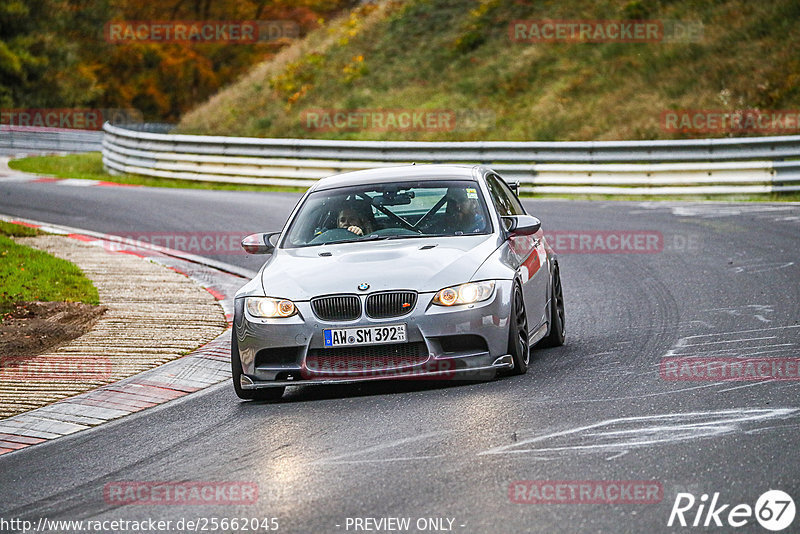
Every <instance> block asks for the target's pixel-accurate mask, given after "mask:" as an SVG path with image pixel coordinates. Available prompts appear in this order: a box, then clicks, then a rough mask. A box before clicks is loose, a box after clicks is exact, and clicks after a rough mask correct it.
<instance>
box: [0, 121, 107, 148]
mask: <svg viewBox="0 0 800 534" xmlns="http://www.w3.org/2000/svg"><path fill="white" fill-rule="evenodd" d="M102 147H103V132H101V131H99V130H68V129H58V128H36V127H28V126H0V151H2V152H3V153H7V154H8V153H15V152H18V153H24V152H31V153H36V152H94V151H97V150H101V149H102Z"/></svg>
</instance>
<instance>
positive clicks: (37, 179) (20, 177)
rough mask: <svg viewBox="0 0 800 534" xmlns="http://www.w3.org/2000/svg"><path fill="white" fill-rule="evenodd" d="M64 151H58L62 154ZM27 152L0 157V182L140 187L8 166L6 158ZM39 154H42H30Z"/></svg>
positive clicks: (13, 157)
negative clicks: (22, 170)
mask: <svg viewBox="0 0 800 534" xmlns="http://www.w3.org/2000/svg"><path fill="white" fill-rule="evenodd" d="M63 154H66V153H58V155H63ZM27 155H28V154H14V155H12V156H3V157H0V183H3V182H14V183H32V184H37V183H38V184H53V185H65V186H70V187H97V186H99V187H141V186H139V185H135V184H118V183H116V182H107V181H105V180H89V179H86V180H84V179H82V178H56V177H53V176H41V175H37V174H31V173H25V172H20V171H15V170H13V169H10V168H9V167H8V160H9V159H15V158H21V157H25V156H27ZM32 155H34V156H40V155H43V154H32Z"/></svg>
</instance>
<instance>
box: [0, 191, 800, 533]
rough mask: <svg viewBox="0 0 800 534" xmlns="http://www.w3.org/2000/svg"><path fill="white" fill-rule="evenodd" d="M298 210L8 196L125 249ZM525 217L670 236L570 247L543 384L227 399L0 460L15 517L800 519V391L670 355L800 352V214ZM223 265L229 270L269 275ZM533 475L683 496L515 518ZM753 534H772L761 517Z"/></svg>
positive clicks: (527, 512)
mask: <svg viewBox="0 0 800 534" xmlns="http://www.w3.org/2000/svg"><path fill="white" fill-rule="evenodd" d="M297 198H299V196H298V195H295V194H282V193H274V194H266V193H250V192H214V191H196V190H167V189H150V188H116V187H70V186H65V185H58V184H53V183H11V182H6V183H2V182H0V213H4V214H9V215H15V216H19V217H26V218H32V219H37V220H41V221H46V222H52V223H59V224H64V225H69V226H74V227H78V228H84V229H89V230H94V231H99V232H107V233H119V234H127V233H130V232H161V233H169V232H172V233H186V232H231V231H236V232H241V233H247V232H251V231H252V232H255V231H265V230H273V229H279V228H280V227H281V226H282V224H283V222H284V220H285V218H286V216H287V215H288V213H289V211H290V210H291V208H292V206H293V205H294V203H295V202H296V200H297ZM525 205H526V207H527V209H528V211H529V212H530V213H531V214H533V215H536V216H538V217H540V218H541V219H542V221H543V225H544V228H545V231H546V233H548V232H551V231H554V230H558V231H563V232H565V231H570V232H572V233H576V232H581V233H583V234H587V233H589V232H595V233H591V234H589V235H590V236H592V239H595V238H596V236H597V235H600V236H604V238H605V237H607V236H608V235H612V234H623V233H625V232H649V233H650V234H655V235H659V236H661V237H660V238H659V239H660V246H659V247H658V248H657V250H649V251H645V252H644V253H608V251H604V250H602V249H597V248H592V250H584V251H582V252H583V253H566V252H562V254H561V255H560V265H561V272H562V278H563V282H564V291H565V300H566V313H567V343H566V345H565V346H564V347H560V348H556V349H548V350H538V351H535V352H534V355H533V358H534V359H533V361H532V365H531V368H530V370H529V372H528V374H527V375H524V376H521V377H514V378H503V379H498V380H495V381H492V382H486V383H472V384H447V383H445V384H441V383H424V384H419V383H384V384H370V385H364V386H334V387H313V386H307V387H295V388H290V389H288V390H287V393H286V395H285V397H284V400H283V401H282V402H279V403H275V404H272V403H252V402H240V401H239V400H238V399H237V398H236V396H235V395H234V392H233V388H232V387H231V385H230V384H229V383H225V384H221V385H219V386H216V387H212V388H210V389H208V390H205V391H203V392H201V393H198V394H193V395H189V396H188V397H185V398H183V399H181V400H178V401H175V402H171V403H167V404H166V405H163V406H160V407H158V408H153V409H149V410H145V411H143V412H140V413H138V414H136V415H133V416H130V417H127V418H124V419H122V420H120V421H117V422H113V423H110V424H107V425H103V426H101V427H98V428H95V429H92V430H89V431H85V432H81V433H79V434H77V435H74V436H69V437H65V438H61V439H58V440H55V441H53V442H50V443H45V444H43V445H40V446H35V447H29V448H26V449H24V450H21V451H19V452H15V453H12V454H6V455H4V456H2V457H0V517H2V518H12V517H13V518H23V519H29V520H32V521H34V522H36V521H38V520H39V518H43V517H44V518H48V519H51V520H52V519H65V520H80V519H91V520H113V519H125V520H143V519H149V518H152V519H157V520H171V521H173V524H175V523H174V522H176V521H178V520H181V519H184V520H197V519H201V518H211V517H217V518H234V517H238V518H272V517H274V518H277V519H278V523H279V532H292V533H294V532H297V533H305V532H354V531H357V530H355V525H356V522H355V518H360V519H362V520H363V519H364V518H376V519H377V518H387V517H403V518H411V525H412V528H411V530H409V531H410V532H416V531H417V530H415V528H413V527H414V525H416V522H417V520H418V519H420V518H425V519H427V518H445V521H444V522H443V524H442V525H441V527H443V528H439V529H438V530H436V529H433V530H430V529H428V530H426V531H434V532H442V531H443V530H444V529H445V528H448V527H449V528H451V529H452V531H453V532H464V533H488V532H508V533H521V532H611V533H614V532H674V531H699V530H702V527H697V528H680V527H678V526H676V525H673V527H668V526H667V522H668V519H669V517H670V512H671V510H672V508H673V503H674V502H675V498H676V495H677V494H678V493H680V492H685V493H691V494H692V495H693V496H694V497H695V498H696V499H697V500H698V503H699V501H700V498H701V495H702V494H704V493H705V494H707V495H713V494H714V493H716V492H719V497H718V499H719V504H720V505H721V504H729V505H730V506H729V508H728V509H727V510H726V511H725V512H724V513H722V514H721V515H720V516H719V517H720V519H721V520H722V521H723V522H725V523H724V525H725V526H724V527H722V528H720V527H717V528H713V522H712V523H711V524H712V528H711V529H709V530H710V531H720V532H721V531H728V530H730V526H728V524H727V523H726V521H727V517H728V511H729V510H730V509H731V508H732V507H733V506H735V505H737V504H740V503H744V504H748V505H750V506H751V507H753V506H755V504H756V501H757V499H758V497H759V496H760V495H761V494H762V493H764V492H765V491H767V490H769V489H780V490H783V491H784V492H786V493H788V494H789V495H790V496H793V497H794V499H795V501H796V502H798V499H800V459H798V456H797V449H798V436H799V435H800V382H798V381H797V380H796V374H795V380H761V381H753V380H747V381H708V380H695V381H687V380H667V379H665V378H664V377H662V376H661V373H660V372H659V370H660V364H661V362H662V359H663V358H676V357H705V356H716V357H720V358H723V357H724V358H735V357H742V356H753V357H755V358H797V357H798V354H799V353H798V348H800V246H798V245H800V238H799V237H798V236H800V206H797V205H790V204H758V203H741V204H721V203H720V204H691V203H677V202H668V203H640V202H579V201H565V200H527V201H526V202H525ZM596 231H608V232H610V234H609V233H606V234H603V233H597V232H596ZM565 235H569V232H565ZM626 235H627V234H626ZM605 242H606V243H609V241H608V240H606V241H605ZM218 252H219V251H214V253H211V254H209V255H211V256H213V257H214V258H215V259H217V260H220V261H225V262H229V263H233V264H236V265H239V266H242V267H247V268H250V269H256V268H257V267H258V265H259V260H258V258H253V257H246V256H243V255H238V254H227V253H218ZM320 276H324V273H320ZM787 373H788V371H787ZM795 373H796V371H795ZM524 480H539V481H639V480H646V481H656V482H657V483H658V484H660V486H661V488H662V490H663V494H661V495H660V496H659V499H660V502H655V503H651V504H643V503H631V504H619V503H617V504H590V503H583V502H581V503H560V504H531V503H516V502H512V499H511V498H512V497H514V495H515V490H514V489H515V488H517V487H518V486H517V485H515V484H514V483H515V481H524ZM120 481H244V482H252V483H256V484H257V486H258V500H257V502H256V503H255V504H250V505H247V504H243V505H237V506H231V505H224V504H215V505H141V504H138V505H124V506H119V505H117V504H115V503H113V502H107V500H106V499H104V493H103V490H104V487H106V485H107V484H114V483H118V482H120ZM510 488H511V490H512V491H511V494H510V492H509V489H510ZM710 500H711V499H710V498H709V501H710ZM697 508H698V507H697V505H695V506H694V508H692V509H691V510H690V511H688V512H686V519H687V521H693V520H694V518H695V513H696V512H697ZM348 518H350V519H349V520H348ZM447 519H452V520H453V522H452V523H449V522H448V521H447ZM704 520H705V515H703V517H702V519H701V521H704ZM425 523H426V524H424V525H423V524H422V523H420V524H421V525H422V526H423V527H426V526H427V527H430V525H431V524H432V523H427V522H425ZM360 524H361V525H362V527H366V526H367V525H370V523H365V522H363V521H362V522H361V523H360ZM798 524H800V518H797V519H795V522H794V524H793V527H792V528H794V529H795V530H794V531H795V532H796V531H798V530H796V529H797V528H798V527H797V525H798ZM434 526H436V525H435V524H434ZM421 530H422V529H421ZM739 530H740V531H746V532H766V530H764V529H762V528H761V527H760V526H759V525H758V524H757V523H756V521H755V519H754V518H752V517H751V518H749V522H748V524H747V526H746V527H744V528H742V529H739ZM791 530H792V529H788V530H786V532H789V531H791ZM360 531H365V530H363V529H361V530H360ZM384 531H386V530H384Z"/></svg>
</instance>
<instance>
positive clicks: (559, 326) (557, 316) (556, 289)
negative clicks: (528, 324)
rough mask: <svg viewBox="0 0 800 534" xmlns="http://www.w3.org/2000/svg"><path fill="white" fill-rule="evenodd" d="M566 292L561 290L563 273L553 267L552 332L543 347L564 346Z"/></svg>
mask: <svg viewBox="0 0 800 534" xmlns="http://www.w3.org/2000/svg"><path fill="white" fill-rule="evenodd" d="M565 337H566V329H565V328H564V292H563V291H562V289H561V272H560V271H559V269H558V264H555V266H554V267H553V284H552V290H551V293H550V331H549V332H548V333H547V337H546V338H544V339H542V342H541V346H542V347H560V346H561V345H563V344H564V339H565Z"/></svg>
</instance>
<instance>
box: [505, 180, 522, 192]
mask: <svg viewBox="0 0 800 534" xmlns="http://www.w3.org/2000/svg"><path fill="white" fill-rule="evenodd" d="M506 185H508V188H509V189H511V191H513V192H514V194H515V195H517V196H519V180H514V181H513V182H509V181H506Z"/></svg>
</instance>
